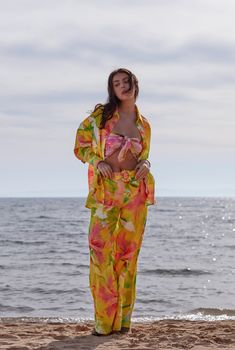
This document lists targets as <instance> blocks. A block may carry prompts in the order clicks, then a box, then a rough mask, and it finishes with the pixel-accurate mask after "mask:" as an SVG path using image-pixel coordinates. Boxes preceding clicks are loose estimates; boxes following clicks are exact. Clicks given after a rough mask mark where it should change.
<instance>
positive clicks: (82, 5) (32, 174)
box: [0, 0, 235, 197]
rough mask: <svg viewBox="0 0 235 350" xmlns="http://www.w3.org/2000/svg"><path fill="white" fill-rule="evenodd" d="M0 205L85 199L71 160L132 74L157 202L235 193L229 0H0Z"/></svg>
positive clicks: (83, 169) (234, 12)
mask: <svg viewBox="0 0 235 350" xmlns="http://www.w3.org/2000/svg"><path fill="white" fill-rule="evenodd" d="M0 8H1V11H0V77H1V84H0V162H1V168H0V169H1V170H0V197H80V196H86V195H87V191H88V186H87V164H83V163H82V162H80V161H79V160H78V159H77V158H76V157H75V156H74V153H73V148H74V142H75V135H76V130H77V127H78V126H79V124H80V122H81V121H82V120H84V119H85V118H86V117H87V116H88V115H89V113H90V112H91V111H92V110H93V108H94V106H95V105H96V104H97V103H99V102H101V103H104V102H106V99H107V79H108V76H109V74H110V72H111V71H112V70H114V69H117V68H120V67H125V68H128V69H130V70H131V71H133V72H134V73H135V75H136V76H137V78H138V80H139V87H140V93H139V97H138V99H137V101H136V104H137V106H138V108H139V110H140V111H141V113H142V115H144V116H145V117H146V118H147V119H148V120H149V122H150V125H151V129H152V136H151V152H150V161H151V164H152V166H151V172H152V174H153V175H154V177H155V182H156V197H158V196H226V197H227V196H230V197H231V196H235V180H234V179H235V161H234V159H235V157H234V156H235V137H234V130H235V94H234V92H235V21H234V18H235V2H234V1H233V0H155V1H152V0H145V1H139V0H135V1H132V0H130V1H123V0H119V1H106V0H100V1H89V0H86V1H80V0H66V1H65V0H64V1H61V0H44V1H43V0H42V1H33V0H21V1H18V0H8V1H3V0H0Z"/></svg>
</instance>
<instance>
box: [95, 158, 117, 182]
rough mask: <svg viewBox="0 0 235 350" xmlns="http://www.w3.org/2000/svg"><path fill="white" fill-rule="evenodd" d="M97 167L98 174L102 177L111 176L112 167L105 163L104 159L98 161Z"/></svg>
mask: <svg viewBox="0 0 235 350" xmlns="http://www.w3.org/2000/svg"><path fill="white" fill-rule="evenodd" d="M97 169H98V171H99V172H100V174H101V175H102V176H104V177H108V178H109V179H111V178H112V176H113V169H112V167H111V166H110V165H109V164H108V163H106V162H105V161H104V160H102V161H100V162H99V163H98V165H97Z"/></svg>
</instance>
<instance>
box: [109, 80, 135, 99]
mask: <svg viewBox="0 0 235 350" xmlns="http://www.w3.org/2000/svg"><path fill="white" fill-rule="evenodd" d="M128 79H129V76H128V74H126V73H117V74H115V75H114V77H113V90H114V93H115V95H116V96H117V98H118V99H119V100H120V101H125V100H129V99H135V87H134V86H133V89H132V90H131V91H128V92H126V91H127V90H128V89H129V88H130V84H129V81H128Z"/></svg>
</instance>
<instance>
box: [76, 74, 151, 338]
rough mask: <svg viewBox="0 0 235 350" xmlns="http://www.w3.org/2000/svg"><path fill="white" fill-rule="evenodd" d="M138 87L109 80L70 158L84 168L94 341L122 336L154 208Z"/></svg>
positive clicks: (122, 79) (131, 81) (124, 78)
mask: <svg viewBox="0 0 235 350" xmlns="http://www.w3.org/2000/svg"><path fill="white" fill-rule="evenodd" d="M138 92H139V87H138V80H137V78H136V76H135V75H134V74H133V73H132V72H130V71H129V70H127V69H124V68H120V69H117V70H115V71H113V72H112V73H111V74H110V75H109V78H108V95H109V96H108V100H107V103H106V104H103V105H102V104H98V105H96V107H95V109H94V111H93V112H92V113H91V114H90V115H89V116H88V117H87V118H86V119H85V120H84V121H83V122H82V123H81V124H80V126H79V128H78V130H77V135H76V141H75V148H74V153H75V156H76V157H77V158H78V159H80V160H81V161H82V162H83V163H85V162H88V163H89V168H88V183H89V194H88V197H87V200H86V207H87V208H89V209H90V210H91V218H90V225H89V251H90V275H89V279H90V289H91V293H92V296H93V299H94V309H95V328H94V330H93V333H92V334H94V335H108V334H110V333H111V332H115V331H120V332H127V331H128V330H129V329H130V325H131V314H132V310H133V307H134V302H135V290H136V271H137V259H138V254H139V251H140V248H141V244H142V239H143V234H144V229H145V224H146V217H147V206H148V205H151V204H154V203H155V201H154V178H153V176H152V174H151V173H150V162H149V161H148V156H149V146H150V131H151V129H150V125H149V123H148V121H147V120H146V118H145V117H143V116H142V115H141V114H140V112H139V109H138V108H137V106H136V104H135V101H136V98H137V96H138Z"/></svg>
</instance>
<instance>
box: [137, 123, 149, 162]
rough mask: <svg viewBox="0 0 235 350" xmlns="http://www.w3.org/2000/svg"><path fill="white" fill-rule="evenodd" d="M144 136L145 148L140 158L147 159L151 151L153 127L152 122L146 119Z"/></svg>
mask: <svg viewBox="0 0 235 350" xmlns="http://www.w3.org/2000/svg"><path fill="white" fill-rule="evenodd" d="M144 130H145V132H144V138H143V149H142V152H141V154H140V156H139V160H146V159H148V157H149V151H150V140H151V128H150V124H149V123H148V122H147V120H146V119H145V122H144Z"/></svg>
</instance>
